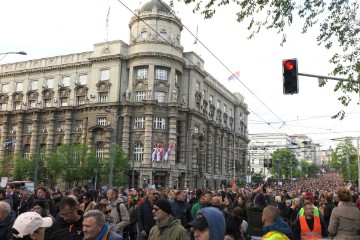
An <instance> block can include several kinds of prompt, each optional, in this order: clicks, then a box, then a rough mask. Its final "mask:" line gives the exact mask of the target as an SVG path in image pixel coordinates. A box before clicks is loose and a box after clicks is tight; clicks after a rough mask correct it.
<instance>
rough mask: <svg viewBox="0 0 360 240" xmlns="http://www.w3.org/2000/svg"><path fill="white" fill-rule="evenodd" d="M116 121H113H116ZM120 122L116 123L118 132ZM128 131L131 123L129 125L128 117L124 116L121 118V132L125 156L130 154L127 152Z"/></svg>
mask: <svg viewBox="0 0 360 240" xmlns="http://www.w3.org/2000/svg"><path fill="white" fill-rule="evenodd" d="M117 120H118V119H116V120H115V121H117ZM120 125H121V123H120V121H119V122H118V130H119V129H120ZM130 129H131V123H130V116H124V118H123V131H122V147H123V150H124V152H125V153H126V154H131V153H130V152H129V149H130ZM114 132H115V131H114Z"/></svg>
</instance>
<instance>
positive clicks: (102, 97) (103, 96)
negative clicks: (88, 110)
mask: <svg viewBox="0 0 360 240" xmlns="http://www.w3.org/2000/svg"><path fill="white" fill-rule="evenodd" d="M107 101H108V93H99V103H106V102H107Z"/></svg>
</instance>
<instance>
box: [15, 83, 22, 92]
mask: <svg viewBox="0 0 360 240" xmlns="http://www.w3.org/2000/svg"><path fill="white" fill-rule="evenodd" d="M22 90H23V83H22V82H18V83H16V89H15V91H16V92H21V91H22Z"/></svg>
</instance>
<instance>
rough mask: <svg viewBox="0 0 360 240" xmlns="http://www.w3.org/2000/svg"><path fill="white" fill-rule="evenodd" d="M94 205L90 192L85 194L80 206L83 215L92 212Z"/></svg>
mask: <svg viewBox="0 0 360 240" xmlns="http://www.w3.org/2000/svg"><path fill="white" fill-rule="evenodd" d="M95 205H96V203H95V202H94V200H93V196H92V194H91V192H85V193H84V194H83V196H82V203H81V204H80V208H81V210H83V211H84V213H86V212H88V211H90V210H93V209H94V207H95Z"/></svg>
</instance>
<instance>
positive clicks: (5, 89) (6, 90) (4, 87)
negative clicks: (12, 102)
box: [1, 84, 9, 93]
mask: <svg viewBox="0 0 360 240" xmlns="http://www.w3.org/2000/svg"><path fill="white" fill-rule="evenodd" d="M1 92H3V93H7V92H9V84H3V85H2V86H1Z"/></svg>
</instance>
